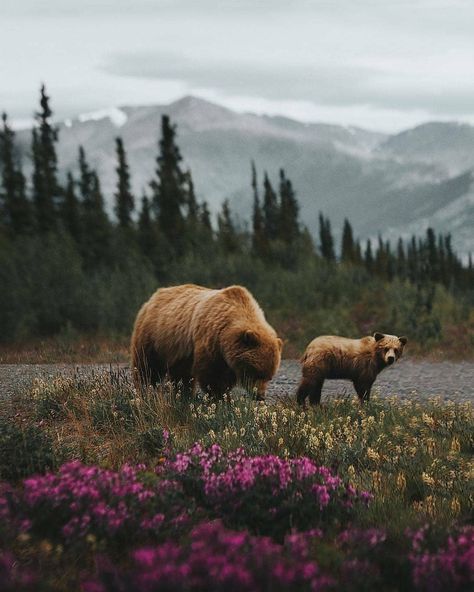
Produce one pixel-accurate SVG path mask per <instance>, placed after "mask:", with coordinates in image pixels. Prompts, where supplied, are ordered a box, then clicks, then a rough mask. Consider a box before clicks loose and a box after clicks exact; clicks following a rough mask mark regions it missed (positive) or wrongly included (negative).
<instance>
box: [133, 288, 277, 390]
mask: <svg viewBox="0 0 474 592" xmlns="http://www.w3.org/2000/svg"><path fill="white" fill-rule="evenodd" d="M281 348H282V341H281V339H279V338H278V337H277V334H276V332H275V330H274V329H273V328H272V327H271V326H270V325H269V324H268V323H267V321H266V320H265V316H264V314H263V312H262V310H261V308H260V307H259V305H258V304H257V302H256V300H255V299H254V298H253V296H252V295H251V294H250V292H249V291H248V290H246V289H245V288H243V287H241V286H230V287H229V288H225V289H222V290H211V289H209V288H203V287H202V286H195V285H192V284H187V285H183V286H174V287H170V288H161V289H160V290H157V291H156V292H155V293H154V294H153V296H152V297H151V298H150V299H149V300H148V302H146V303H145V304H144V305H143V306H142V308H141V309H140V311H139V313H138V316H137V318H136V321H135V327H134V330H133V335H132V341H131V354H132V368H133V372H134V378H135V383H136V385H137V386H142V385H144V384H156V383H157V382H158V381H160V380H162V379H163V378H164V377H165V376H168V377H169V378H170V379H171V380H172V381H173V382H175V383H178V382H181V383H182V387H183V388H185V389H187V388H188V387H189V388H190V389H191V391H193V390H194V386H195V382H197V383H199V385H200V386H201V388H202V389H204V390H206V391H207V392H210V393H211V394H213V395H215V396H220V395H222V394H223V393H225V392H226V391H228V390H230V389H231V388H232V387H234V386H235V385H236V384H237V383H239V384H242V385H243V386H246V387H247V388H249V389H252V390H253V391H254V392H256V394H257V397H258V398H260V399H263V398H264V396H265V390H266V385H267V382H268V381H269V380H271V378H272V377H273V375H274V374H275V372H276V371H277V369H278V367H279V365H280V357H281Z"/></svg>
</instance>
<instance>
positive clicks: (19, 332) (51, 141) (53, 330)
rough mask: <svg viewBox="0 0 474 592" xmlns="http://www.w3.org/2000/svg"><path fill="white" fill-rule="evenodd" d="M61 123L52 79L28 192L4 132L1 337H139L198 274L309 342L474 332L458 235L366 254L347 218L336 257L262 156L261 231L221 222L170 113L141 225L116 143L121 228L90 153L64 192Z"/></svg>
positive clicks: (293, 338)
mask: <svg viewBox="0 0 474 592" xmlns="http://www.w3.org/2000/svg"><path fill="white" fill-rule="evenodd" d="M51 118H52V111H51V108H50V99H49V97H48V95H47V94H46V91H45V89H44V87H42V89H41V98H40V109H39V112H38V113H37V115H36V126H35V128H34V130H33V144H32V156H33V176H32V182H31V191H30V192H27V191H26V189H25V187H26V185H25V179H24V177H23V173H22V171H21V166H20V163H19V161H18V158H17V156H16V147H15V142H14V134H13V132H12V131H11V130H10V128H9V126H8V124H7V119H6V116H4V117H3V127H2V129H1V130H0V180H1V186H0V285H1V286H2V287H3V286H6V287H7V289H3V290H0V325H1V327H2V331H1V333H0V340H3V341H9V340H15V339H21V338H23V339H26V338H29V337H33V336H49V335H58V334H64V333H68V334H78V333H84V332H85V333H89V334H94V333H95V332H98V331H99V332H102V333H104V334H107V333H108V334H122V335H123V334H129V332H130V330H131V327H132V323H133V320H134V317H135V315H136V312H137V310H138V309H139V307H140V306H141V304H142V303H143V301H145V300H146V299H147V298H148V297H149V295H150V294H151V293H152V292H153V291H154V290H155V289H156V288H157V287H158V286H160V285H169V284H174V283H188V282H195V283H200V284H204V285H208V286H212V287H223V286H225V285H228V284H231V283H239V284H244V285H246V286H247V287H248V288H249V289H250V290H252V292H254V294H255V296H256V297H257V299H258V300H259V302H261V304H262V306H263V308H264V309H265V311H266V313H267V315H268V317H269V319H270V321H271V322H272V323H273V324H274V325H275V326H276V328H277V329H278V330H279V332H280V333H282V335H283V337H285V338H286V339H287V340H288V341H290V344H291V345H292V346H293V348H298V349H300V350H301V349H302V348H303V347H304V346H305V345H306V343H307V342H308V341H309V339H310V338H312V337H314V335H316V334H321V333H341V334H344V335H350V336H358V335H360V334H361V333H362V334H364V333H367V332H371V331H373V330H374V329H377V330H384V331H387V332H390V333H405V334H407V335H409V336H410V341H411V343H413V341H417V342H418V343H421V344H423V347H424V348H425V349H428V348H430V347H432V346H433V345H436V344H439V343H442V342H443V340H444V339H445V337H446V335H447V334H448V333H449V332H450V331H451V332H452V327H455V326H458V327H460V326H462V324H463V323H465V324H466V327H467V331H468V332H469V331H471V333H472V323H471V322H470V320H469V319H470V315H471V314H472V313H471V311H472V306H473V304H474V291H473V286H474V281H473V280H474V275H473V273H474V271H473V268H472V263H471V265H470V266H467V267H465V266H463V265H462V264H461V261H460V259H459V258H458V257H457V256H456V254H455V253H454V252H453V249H452V244H451V237H450V236H449V235H447V236H444V235H437V234H436V233H435V231H434V230H433V229H428V230H427V232H426V235H425V236H424V237H421V238H417V237H412V239H411V241H410V242H409V243H408V244H405V243H404V242H403V241H402V240H400V241H399V242H398V244H397V248H396V250H393V249H392V247H391V245H390V244H389V243H388V242H385V241H384V240H383V239H382V237H380V238H379V241H378V245H373V244H372V242H370V241H368V242H367V246H366V247H365V248H364V254H362V249H361V246H360V244H359V242H358V241H357V240H356V239H355V238H354V233H353V229H352V227H351V225H350V222H349V221H348V220H345V223H344V229H343V235H342V243H341V253H340V260H338V253H336V249H335V245H334V237H333V234H332V230H331V224H330V221H329V220H328V219H327V218H326V217H325V216H324V215H323V214H322V213H321V214H320V218H319V222H320V232H319V239H320V240H319V243H320V244H319V245H318V248H317V249H316V248H315V246H314V243H313V239H312V237H311V236H310V234H309V232H308V230H307V229H306V228H305V227H304V226H302V225H301V223H300V221H299V207H298V201H297V199H296V196H295V193H294V190H293V186H292V183H291V181H290V179H288V178H287V176H286V174H285V171H284V170H283V169H281V170H280V173H279V186H278V191H276V190H275V189H274V188H273V185H272V183H271V181H270V178H269V176H268V175H267V173H265V176H264V182H263V188H262V190H261V194H260V192H259V184H258V179H257V170H256V167H255V164H254V163H253V162H252V179H251V186H252V192H253V214H252V227H251V229H250V231H249V230H247V229H246V228H245V227H244V228H242V227H240V225H239V224H236V222H235V217H234V215H233V213H232V211H231V208H230V205H229V202H228V201H227V200H226V201H224V203H223V206H222V209H221V211H220V213H219V214H218V217H217V229H214V228H213V227H212V224H211V215H210V212H209V209H208V206H207V203H206V202H205V201H202V202H199V201H198V200H197V198H196V194H195V190H194V184H193V179H192V175H191V172H190V171H189V170H188V171H184V170H183V169H182V156H181V152H180V149H179V147H178V145H177V142H176V127H175V126H174V125H173V124H172V122H171V121H170V119H169V117H168V116H163V118H162V122H161V139H160V142H159V153H158V155H157V160H156V163H157V164H156V175H155V179H154V180H153V181H152V182H151V189H152V194H151V196H150V197H148V196H146V195H144V196H143V199H142V202H141V208H140V212H139V214H138V220H135V219H134V217H133V215H132V213H133V210H134V198H133V195H132V193H131V190H130V171H129V167H128V164H127V159H126V153H125V148H124V146H123V143H122V140H121V139H120V138H117V139H116V153H117V169H116V170H117V188H116V191H115V213H116V215H117V224H114V223H112V222H111V221H110V220H109V218H108V215H107V213H106V211H105V204H104V196H103V195H102V191H101V187H100V182H99V177H98V175H97V172H96V171H95V170H94V169H93V168H92V167H91V166H90V164H89V162H88V159H87V156H86V154H85V152H84V150H83V149H82V148H80V149H79V159H78V169H79V175H78V176H77V180H76V179H75V178H74V177H73V176H72V174H68V176H67V183H66V187H64V188H63V187H60V186H59V184H58V178H57V177H58V175H57V156H56V152H55V150H56V148H55V147H56V142H57V130H56V128H55V127H54V126H53V124H52V121H51ZM469 179H470V176H469V175H468V176H465V178H464V179H460V180H459V179H458V181H457V183H458V184H459V183H461V185H462V184H463V183H464V184H465V183H467V181H468V180H469ZM456 187H457V186H456ZM462 187H464V185H462ZM462 187H461V186H459V187H457V189H458V190H461V189H462ZM462 190H464V189H462ZM472 339H474V337H472ZM472 339H471V340H472ZM464 341H465V342H466V343H468V342H469V339H466V340H464ZM292 353H295V350H294V349H293V352H292Z"/></svg>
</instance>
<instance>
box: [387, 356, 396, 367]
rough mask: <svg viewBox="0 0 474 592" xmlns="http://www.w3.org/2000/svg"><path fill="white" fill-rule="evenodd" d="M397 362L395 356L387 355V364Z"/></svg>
mask: <svg viewBox="0 0 474 592" xmlns="http://www.w3.org/2000/svg"><path fill="white" fill-rule="evenodd" d="M393 362H395V356H387V364H388V365H389V366H390V365H391V364H393Z"/></svg>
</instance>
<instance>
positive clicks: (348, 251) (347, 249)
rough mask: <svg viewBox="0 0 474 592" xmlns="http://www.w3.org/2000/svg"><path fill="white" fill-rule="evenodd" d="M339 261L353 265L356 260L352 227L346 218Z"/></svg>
mask: <svg viewBox="0 0 474 592" xmlns="http://www.w3.org/2000/svg"><path fill="white" fill-rule="evenodd" d="M341 260H342V261H344V262H348V263H354V262H355V260H356V247H355V243H354V236H353V233H352V226H351V225H350V223H349V220H348V219H347V218H346V219H345V220H344V227H343V230H342V245H341Z"/></svg>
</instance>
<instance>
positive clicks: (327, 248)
mask: <svg viewBox="0 0 474 592" xmlns="http://www.w3.org/2000/svg"><path fill="white" fill-rule="evenodd" d="M319 242H320V247H319V248H320V250H321V255H322V256H323V258H324V259H326V260H327V261H335V259H336V254H335V252H334V239H333V236H332V232H331V223H330V221H329V218H324V216H323V214H322V213H321V212H320V213H319Z"/></svg>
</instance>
